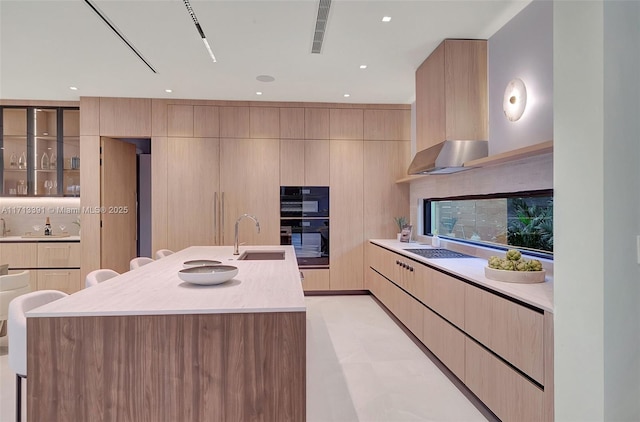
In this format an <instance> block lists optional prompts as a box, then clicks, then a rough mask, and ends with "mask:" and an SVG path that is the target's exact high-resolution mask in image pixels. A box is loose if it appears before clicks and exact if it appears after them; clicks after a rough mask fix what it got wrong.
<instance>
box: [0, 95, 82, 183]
mask: <svg viewBox="0 0 640 422" xmlns="http://www.w3.org/2000/svg"><path fill="white" fill-rule="evenodd" d="M0 186H1V188H2V190H1V192H0V195H1V196H79V195H80V110H79V109H78V108H77V107H13V106H4V107H0Z"/></svg>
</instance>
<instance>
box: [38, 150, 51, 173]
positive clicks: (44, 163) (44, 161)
mask: <svg viewBox="0 0 640 422" xmlns="http://www.w3.org/2000/svg"><path fill="white" fill-rule="evenodd" d="M40 168H41V169H42V170H49V156H48V155H47V153H46V152H43V153H42V158H41V159H40Z"/></svg>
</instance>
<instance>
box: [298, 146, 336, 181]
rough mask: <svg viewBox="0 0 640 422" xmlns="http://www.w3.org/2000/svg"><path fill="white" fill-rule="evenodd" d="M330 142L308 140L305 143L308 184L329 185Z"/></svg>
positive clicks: (306, 178) (305, 178) (305, 169)
mask: <svg viewBox="0 0 640 422" xmlns="http://www.w3.org/2000/svg"><path fill="white" fill-rule="evenodd" d="M330 150H331V146H330V142H329V141H328V140H322V139H318V140H307V141H305V143H304V184H305V185H307V186H329V184H330V183H331V180H330V177H329V169H330V164H329V162H330V154H331V153H330Z"/></svg>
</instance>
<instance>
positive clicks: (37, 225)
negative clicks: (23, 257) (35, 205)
mask: <svg viewBox="0 0 640 422" xmlns="http://www.w3.org/2000/svg"><path fill="white" fill-rule="evenodd" d="M31 227H33V233H34V234H40V229H42V226H41V225H39V224H34V225H33V226H31Z"/></svg>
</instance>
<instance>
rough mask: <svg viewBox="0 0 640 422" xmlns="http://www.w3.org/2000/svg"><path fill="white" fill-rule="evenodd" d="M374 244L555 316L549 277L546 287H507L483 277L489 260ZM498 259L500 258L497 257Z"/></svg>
mask: <svg viewBox="0 0 640 422" xmlns="http://www.w3.org/2000/svg"><path fill="white" fill-rule="evenodd" d="M370 242H371V243H375V244H376V245H379V246H382V247H384V248H387V249H389V250H391V251H394V252H397V253H399V254H402V255H405V256H407V257H409V258H411V259H414V260H416V261H419V262H423V263H425V264H428V265H430V266H432V267H434V268H438V269H441V270H443V271H445V272H447V273H449V274H453V275H456V276H458V277H461V278H463V279H466V280H469V281H471V282H472V283H475V284H478V285H480V286H483V287H486V288H487V289H489V290H493V291H496V292H499V293H502V294H504V295H506V296H509V297H512V298H514V299H517V300H520V301H522V302H524V303H528V304H529V305H533V306H535V307H537V308H540V309H542V310H545V311H547V312H551V313H553V277H552V276H550V275H549V274H548V273H547V277H546V281H545V282H544V283H533V284H522V283H506V282H503V281H495V280H491V279H488V278H487V277H485V275H484V267H486V266H487V260H486V259H483V258H440V259H428V258H423V257H421V256H420V255H416V254H414V253H411V252H407V251H405V249H430V248H431V246H428V245H421V244H418V243H403V242H399V241H397V240H387V239H371V240H370ZM496 255H498V254H497V253H496Z"/></svg>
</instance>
